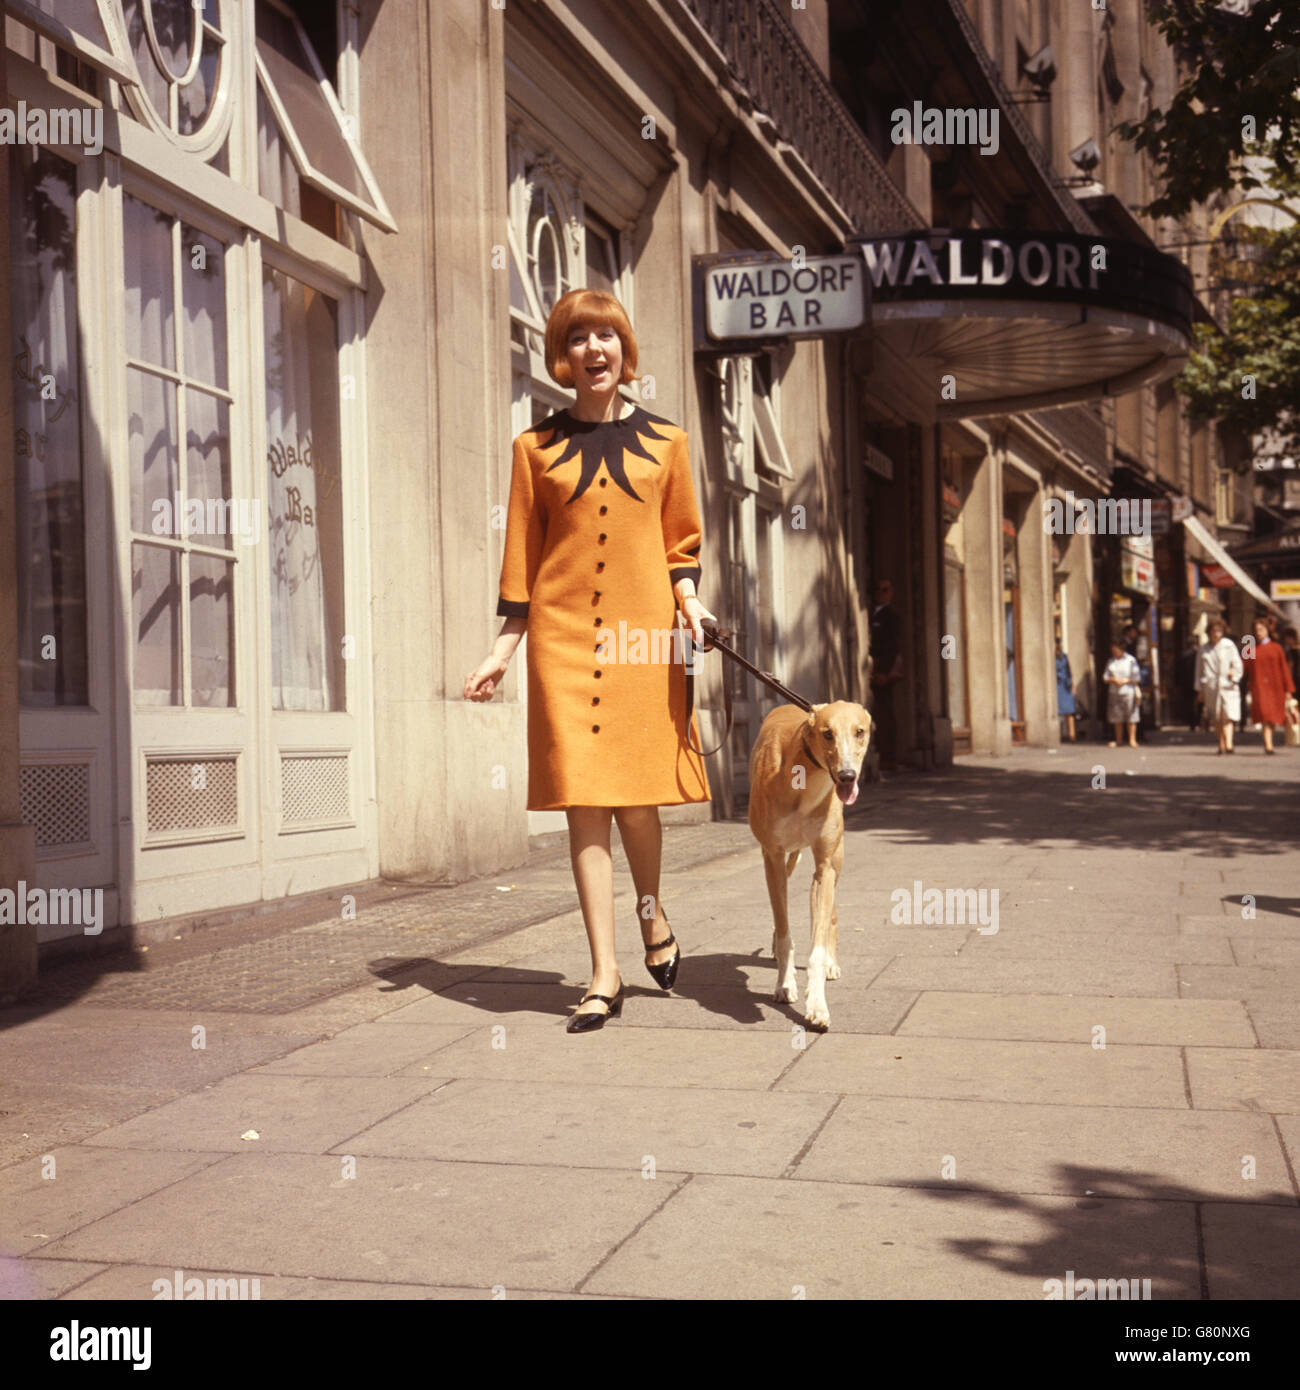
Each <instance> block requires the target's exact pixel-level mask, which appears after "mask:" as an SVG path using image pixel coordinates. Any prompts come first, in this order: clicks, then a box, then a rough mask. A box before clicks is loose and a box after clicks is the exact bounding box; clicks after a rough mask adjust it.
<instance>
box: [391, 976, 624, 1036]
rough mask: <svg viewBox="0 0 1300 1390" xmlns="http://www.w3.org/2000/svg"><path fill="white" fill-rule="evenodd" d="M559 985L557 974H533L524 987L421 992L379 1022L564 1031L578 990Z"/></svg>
mask: <svg viewBox="0 0 1300 1390" xmlns="http://www.w3.org/2000/svg"><path fill="white" fill-rule="evenodd" d="M561 986H563V982H562V981H561V980H560V978H559V976H558V974H557V972H555V971H535V972H532V975H531V977H530V978H529V979H528V980H527V981H526V982H524V983H514V984H489V983H486V982H484V983H479V982H477V981H467V982H466V983H464V984H460V985H454V986H452V987H451V988H450V989H447V990H443V991H442V992H440V993H438V994H422V995H421V996H420V997H419V998H416V999H414V1000H412V1001H411V1002H410V1003H409V1004H406V1005H405V1006H404V1007H402V1008H400V1009H394V1010H392V1012H391V1013H386V1014H385V1015H384V1016H383V1018H382V1019H380V1020H379V1022H380V1023H381V1024H382V1025H383V1027H385V1028H396V1027H398V1026H399V1025H402V1024H407V1023H419V1024H423V1025H427V1024H452V1023H456V1024H459V1023H466V1024H469V1025H470V1026H472V1027H476V1028H479V1027H482V1026H483V1025H484V1024H490V1023H552V1024H557V1025H560V1027H561V1031H562V1030H563V1023H564V1020H565V1019H567V1018H568V1016H569V1015H570V1014H571V1013H573V1011H574V1010H575V1009H576V1008H577V1007H578V1002H579V1000H581V998H582V990H581V988H580V987H578V986H572V987H570V986H563V987H561ZM602 1031H603V1030H602Z"/></svg>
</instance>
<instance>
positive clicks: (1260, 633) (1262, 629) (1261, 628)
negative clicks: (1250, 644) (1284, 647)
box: [1255, 618, 1269, 642]
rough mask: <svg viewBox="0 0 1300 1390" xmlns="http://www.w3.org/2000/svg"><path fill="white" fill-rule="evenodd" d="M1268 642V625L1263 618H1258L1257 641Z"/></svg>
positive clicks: (1256, 624)
mask: <svg viewBox="0 0 1300 1390" xmlns="http://www.w3.org/2000/svg"><path fill="white" fill-rule="evenodd" d="M1268 640H1269V638H1268V624H1267V623H1266V622H1265V621H1264V620H1263V618H1257V619H1256V620H1255V641H1256V642H1267V641H1268Z"/></svg>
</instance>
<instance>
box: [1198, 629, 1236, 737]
mask: <svg viewBox="0 0 1300 1390" xmlns="http://www.w3.org/2000/svg"><path fill="white" fill-rule="evenodd" d="M1227 632H1228V629H1227V628H1226V627H1225V626H1224V622H1223V619H1222V618H1213V619H1211V620H1210V628H1209V633H1210V636H1209V640H1208V641H1207V642H1206V643H1205V645H1204V646H1203V647H1202V648H1201V650H1200V655H1199V664H1198V665H1197V671H1196V688H1197V689H1198V690H1199V691H1200V692H1201V701H1202V703H1203V704H1204V706H1205V713H1206V715H1207V717H1208V718H1209V721H1210V723H1211V724H1212V725H1213V726H1214V732H1215V733H1216V734H1217V735H1218V739H1219V752H1220V753H1231V752H1232V751H1233V749H1232V726H1233V724H1234V723H1236V721H1237V720H1239V719H1240V718H1241V688H1240V687H1241V675H1242V665H1241V653H1240V652H1238V650H1237V648H1236V645H1235V644H1234V642H1233V640H1232V638H1231V637H1229V636H1228V635H1227Z"/></svg>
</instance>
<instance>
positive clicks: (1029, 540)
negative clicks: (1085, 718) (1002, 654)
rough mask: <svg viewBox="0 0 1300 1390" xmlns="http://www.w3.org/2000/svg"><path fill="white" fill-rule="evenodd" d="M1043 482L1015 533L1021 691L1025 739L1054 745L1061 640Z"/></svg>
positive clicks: (1056, 733)
mask: <svg viewBox="0 0 1300 1390" xmlns="http://www.w3.org/2000/svg"><path fill="white" fill-rule="evenodd" d="M1043 499H1044V492H1043V487H1042V483H1041V481H1040V482H1039V485H1038V487H1037V488H1036V489H1035V490H1034V493H1033V495H1032V496H1031V497H1030V499H1029V504H1028V506H1027V507H1026V509H1025V515H1024V518H1023V520H1022V521H1021V523H1020V529H1019V531H1018V532H1017V535H1016V563H1017V566H1018V568H1019V570H1020V645H1021V654H1020V670H1021V674H1022V677H1023V680H1024V685H1025V688H1024V690H1022V691H1021V692H1020V700H1021V710H1022V712H1023V713H1022V717H1023V718H1024V721H1025V742H1026V743H1030V744H1038V745H1043V744H1046V745H1049V746H1055V745H1056V744H1058V743H1059V742H1060V735H1059V725H1058V723H1057V719H1056V643H1055V642H1054V641H1053V638H1052V548H1051V545H1050V544H1049V542H1050V540H1051V537H1050V536H1048V534H1047V530H1046V528H1045V527H1044V525H1043Z"/></svg>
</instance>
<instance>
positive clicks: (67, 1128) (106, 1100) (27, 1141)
mask: <svg viewBox="0 0 1300 1390" xmlns="http://www.w3.org/2000/svg"><path fill="white" fill-rule="evenodd" d="M181 1094H182V1088H181V1087H179V1086H168V1087H162V1086H81V1085H78V1084H77V1083H75V1082H71V1081H64V1082H60V1083H59V1084H58V1085H57V1086H55V1085H52V1084H51V1083H50V1082H48V1081H15V1080H12V1079H8V1080H4V1081H0V1164H10V1163H14V1162H16V1161H18V1160H19V1159H22V1158H27V1157H29V1156H30V1155H32V1154H39V1153H48V1152H49V1151H50V1150H51V1149H53V1148H57V1147H58V1146H59V1145H61V1144H73V1143H77V1142H78V1141H79V1140H82V1139H85V1138H87V1137H88V1136H90V1135H93V1134H95V1133H97V1132H99V1131H100V1130H103V1129H105V1128H107V1127H108V1126H110V1125H115V1124H118V1123H120V1122H121V1121H122V1120H126V1119H129V1118H130V1117H131V1116H132V1115H139V1114H140V1113H141V1112H143V1111H146V1110H149V1109H151V1108H152V1107H154V1106H157V1105H163V1104H165V1103H166V1102H167V1101H169V1100H174V1099H175V1098H176V1097H177V1096H179V1095H181Z"/></svg>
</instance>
